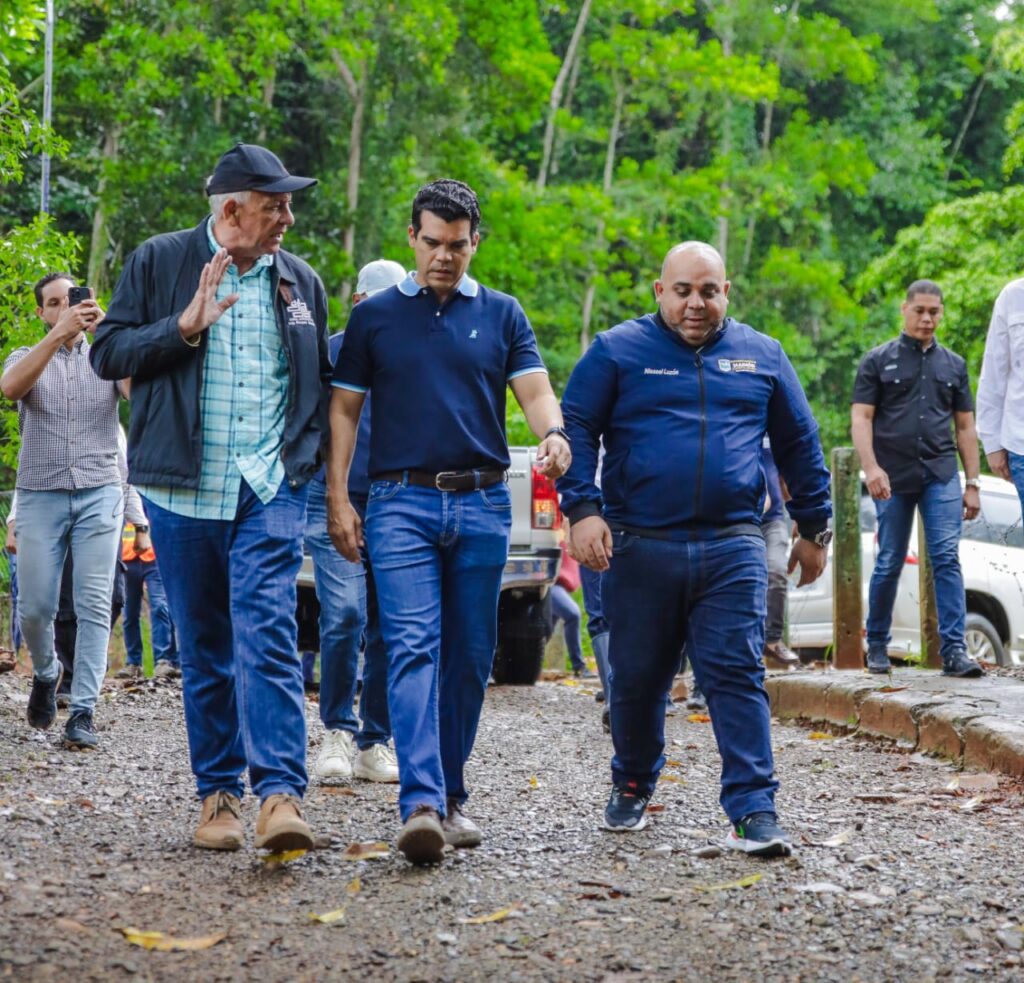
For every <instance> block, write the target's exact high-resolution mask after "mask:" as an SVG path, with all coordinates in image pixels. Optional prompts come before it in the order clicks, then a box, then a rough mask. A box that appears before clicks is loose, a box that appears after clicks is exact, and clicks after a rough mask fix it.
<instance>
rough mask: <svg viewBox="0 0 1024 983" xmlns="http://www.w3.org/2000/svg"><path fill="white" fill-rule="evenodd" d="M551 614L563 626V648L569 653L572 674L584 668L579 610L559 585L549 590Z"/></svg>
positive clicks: (569, 595) (568, 594)
mask: <svg viewBox="0 0 1024 983" xmlns="http://www.w3.org/2000/svg"><path fill="white" fill-rule="evenodd" d="M551 614H552V616H553V617H554V620H555V621H561V622H562V623H563V624H564V625H565V648H566V650H567V652H568V653H569V664H570V665H571V666H572V668H573V671H574V672H582V671H583V670H584V669H585V668H586V663H585V662H584V661H583V646H582V644H581V642H580V609H579V607H578V606H577V604H576V602H575V601H574V600H573V599H572V594H570V593H569V592H568V591H567V590H566V589H565V588H564V587H563V586H562V585H561V584H555V585H554V587H552V588H551Z"/></svg>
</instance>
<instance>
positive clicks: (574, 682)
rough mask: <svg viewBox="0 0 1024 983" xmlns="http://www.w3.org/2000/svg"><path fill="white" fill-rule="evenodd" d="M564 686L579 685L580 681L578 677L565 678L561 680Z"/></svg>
mask: <svg viewBox="0 0 1024 983" xmlns="http://www.w3.org/2000/svg"><path fill="white" fill-rule="evenodd" d="M561 683H562V685H563V686H579V685H580V681H579V680H578V679H563V680H561Z"/></svg>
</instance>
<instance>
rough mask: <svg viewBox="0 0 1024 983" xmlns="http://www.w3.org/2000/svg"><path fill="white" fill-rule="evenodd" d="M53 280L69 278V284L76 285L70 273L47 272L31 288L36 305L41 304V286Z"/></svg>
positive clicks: (40, 305) (39, 305)
mask: <svg viewBox="0 0 1024 983" xmlns="http://www.w3.org/2000/svg"><path fill="white" fill-rule="evenodd" d="M54 280H70V281H71V286H73V287H77V286H78V284H77V283H76V282H75V278H74V277H73V276H72V275H71V274H70V273H47V274H46V276H44V277H41V278H40V279H39V280H38V281H37V282H36V285H35V286H34V287H33V288H32V289H33V291H35V295H36V307H42V306H43V287H45V286H46V285H47V284H48V283H53V281H54Z"/></svg>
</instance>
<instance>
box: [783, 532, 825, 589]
mask: <svg viewBox="0 0 1024 983" xmlns="http://www.w3.org/2000/svg"><path fill="white" fill-rule="evenodd" d="M827 561H828V550H827V549H825V548H824V547H822V546H818V545H817V543H813V542H811V540H809V539H798V540H797V541H796V542H795V543H794V544H793V549H792V551H791V552H790V554H789V567H788V568H787V569H788V571H789V573H792V572H793V571H794V570H795V569H796V567H797V564H798V563H799V564H800V579H799V580H798V581H797V587H806V586H807V585H808V584H813V583H814V581H816V580H817V579H818V578H819V577H820V576H821V575H822V574H823V573H824V572H825V564H826V562H827Z"/></svg>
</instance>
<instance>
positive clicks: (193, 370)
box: [89, 218, 332, 488]
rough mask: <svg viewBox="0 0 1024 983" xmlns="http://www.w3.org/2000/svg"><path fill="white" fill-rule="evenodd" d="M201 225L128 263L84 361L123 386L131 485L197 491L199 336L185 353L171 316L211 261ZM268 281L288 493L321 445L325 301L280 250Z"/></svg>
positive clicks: (163, 238)
mask: <svg viewBox="0 0 1024 983" xmlns="http://www.w3.org/2000/svg"><path fill="white" fill-rule="evenodd" d="M207 221H209V219H205V218H204V219H203V221H201V222H200V223H199V225H197V226H196V227H195V228H194V229H184V230H182V231H180V232H169V233H166V234H165V235H158V236H154V237H153V238H152V239H148V240H147V241H146V242H144V243H143V244H142V245H141V246H139V248H138V249H136V250H135V252H133V253H132V254H131V256H129V257H128V260H127V262H126V263H125V265H124V269H123V270H122V271H121V277H120V279H119V280H118V283H117V287H115V289H114V296H113V297H112V298H111V301H110V309H109V310H108V311H107V316H106V318H104V320H103V321H102V322H101V324H100V326H99V327H98V328H97V329H96V338H95V340H94V341H93V343H92V349H91V351H90V353H89V360H90V362H91V364H92V367H93V369H94V370H95V372H96V374H97V375H98V376H99V377H100V378H101V379H126V378H129V377H130V378H131V380H132V391H131V408H132V412H131V421H130V423H129V427H128V474H129V480H130V481H131V483H132V484H133V485H160V486H167V487H177V488H196V487H198V484H199V468H200V464H201V462H202V421H201V420H200V416H199V397H200V391H201V389H202V373H203V361H204V360H205V358H206V345H207V332H206V331H203V332H202V333H201V334H200V335H199V345H198V346H196V347H192V346H191V345H189V344H188V343H186V342H185V341H184V340H183V339H182V337H181V333H180V332H179V331H178V317H179V316H180V315H181V313H182V311H184V310H185V308H186V307H187V306H188V305H189V303H190V302H191V300H192V297H193V296H194V294H195V292H196V287H197V286H198V285H199V275H200V273H202V270H203V266H204V265H205V264H206V263H208V262H209V261H210V245H209V240H208V238H207V234H206V223H207ZM270 276H271V280H270V289H271V294H272V296H273V298H274V313H275V316H276V319H277V325H278V328H279V329H280V332H281V342H282V345H283V348H284V353H285V357H286V358H287V359H288V403H287V406H286V409H285V422H284V435H283V436H284V439H283V442H282V445H281V461H282V463H283V464H284V468H285V472H286V474H287V478H288V483H289V484H290V485H291V486H292V487H296V486H298V485H302V484H304V483H305V482H307V481H308V480H309V479H310V478H312V477H313V475H314V474H315V473H316V470H317V468H318V467H319V464H320V458H321V451H322V450H324V449H326V446H327V444H328V442H329V430H328V417H327V408H328V405H329V401H330V392H331V390H330V381H331V372H332V369H331V360H330V356H329V355H328V349H327V294H326V293H325V291H324V285H323V283H321V282H320V277H318V276H317V275H316V273H314V272H313V269H312V268H311V267H310V266H309V265H308V264H307V263H305V262H303V261H302V260H301V259H299V258H298V257H297V256H293V255H292V254H291V253H289V252H285V251H284V250H281V251H280V252H278V253H277V254H276V255H275V256H274V265H273V266H272V267H271V268H270Z"/></svg>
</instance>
